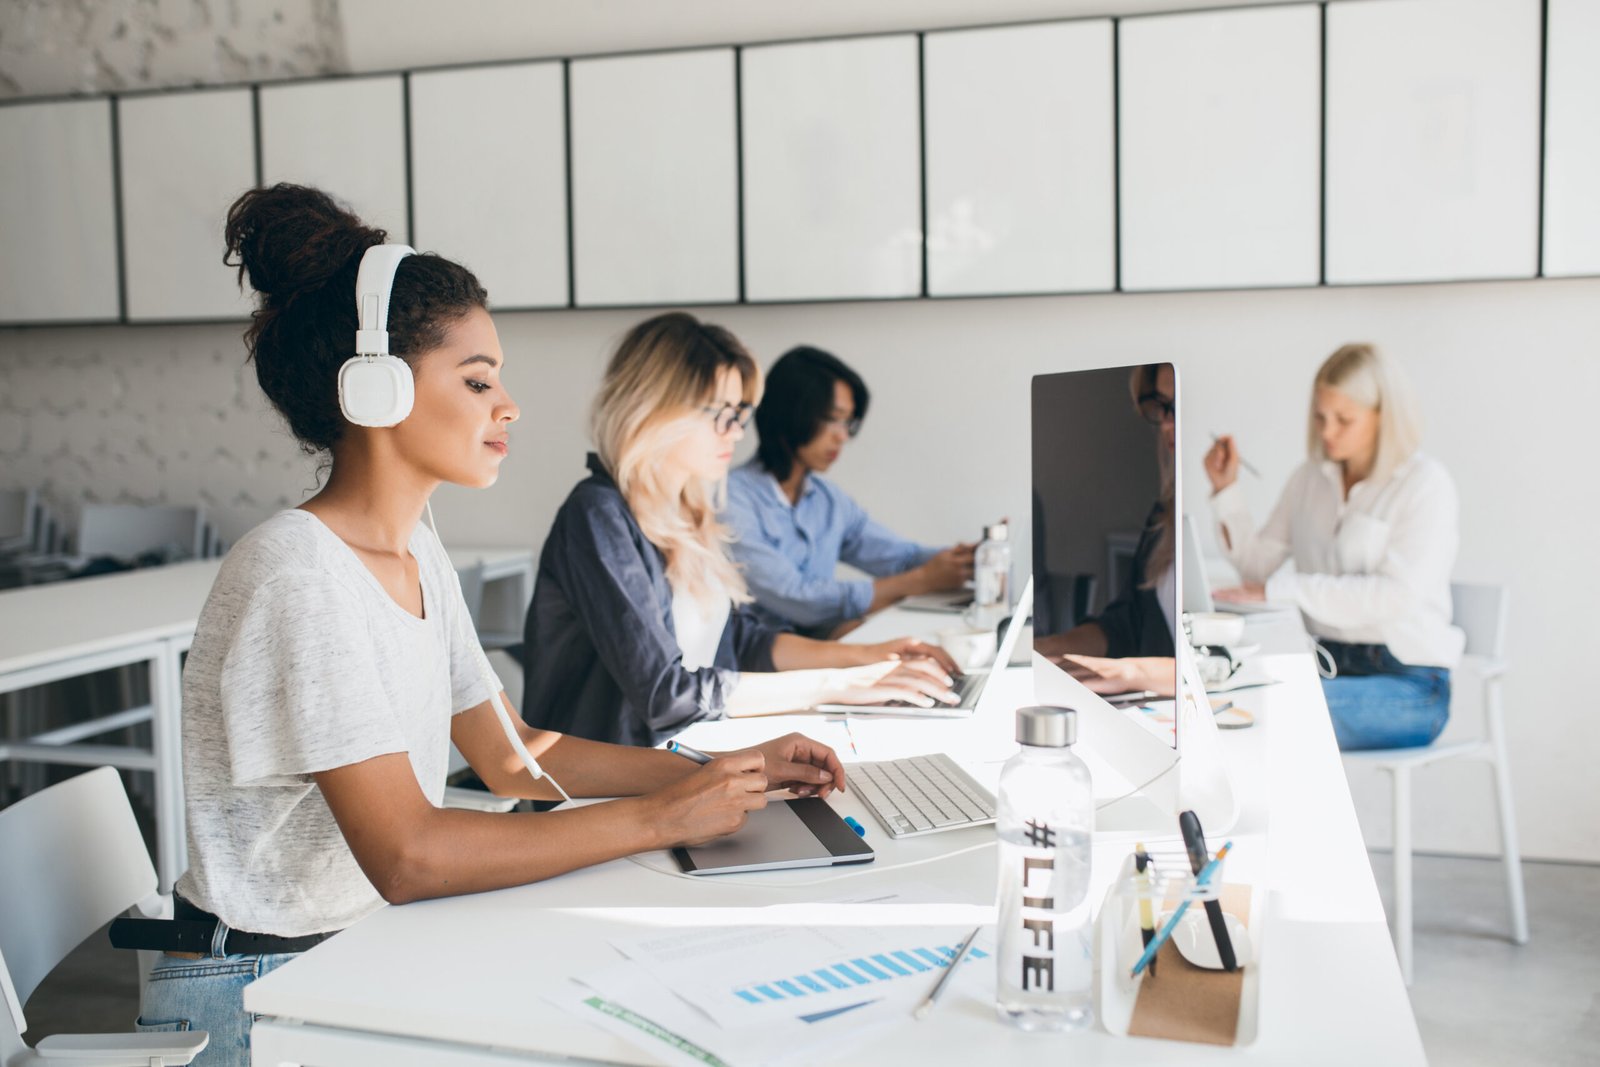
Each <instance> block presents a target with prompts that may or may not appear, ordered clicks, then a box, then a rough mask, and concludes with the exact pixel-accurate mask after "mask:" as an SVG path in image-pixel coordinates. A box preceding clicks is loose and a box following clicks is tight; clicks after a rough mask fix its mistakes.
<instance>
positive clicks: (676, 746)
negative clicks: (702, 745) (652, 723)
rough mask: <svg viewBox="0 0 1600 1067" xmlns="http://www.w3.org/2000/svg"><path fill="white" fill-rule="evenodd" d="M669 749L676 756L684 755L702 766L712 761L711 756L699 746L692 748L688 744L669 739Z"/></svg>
mask: <svg viewBox="0 0 1600 1067" xmlns="http://www.w3.org/2000/svg"><path fill="white" fill-rule="evenodd" d="M667 751H668V752H671V753H672V754H673V755H675V756H682V757H683V758H684V759H686V760H693V761H694V762H695V763H698V764H700V765H701V766H702V767H703V766H705V765H706V764H707V763H710V762H711V757H710V756H708V755H706V754H705V753H704V752H701V751H700V750H699V749H698V748H690V747H689V746H688V745H685V744H681V743H680V742H677V741H668V742H667Z"/></svg>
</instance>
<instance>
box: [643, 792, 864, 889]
mask: <svg viewBox="0 0 1600 1067" xmlns="http://www.w3.org/2000/svg"><path fill="white" fill-rule="evenodd" d="M672 858H673V859H675V860H677V861H678V866H679V867H681V868H682V869H683V872H684V873H685V874H695V875H699V874H734V873H736V872H740V871H779V870H783V869H785V868H788V867H832V866H834V865H836V864H842V863H871V862H872V860H873V859H874V858H875V854H874V853H873V851H872V846H871V845H868V844H867V843H866V842H865V841H863V840H861V838H860V837H859V836H858V835H857V834H856V832H855V831H854V830H852V829H850V827H849V826H847V825H845V821H844V820H843V819H841V818H840V817H839V816H838V815H837V814H836V813H835V812H834V810H833V808H831V807H829V806H828V802H827V801H826V800H821V799H819V798H817V797H806V798H804V799H802V800H782V801H776V802H774V803H770V804H768V805H767V806H766V807H764V808H762V809H761V810H760V811H752V812H751V813H750V817H749V819H748V820H746V822H745V824H744V829H742V830H740V831H739V832H738V833H736V834H730V835H729V836H727V837H723V838H719V839H717V840H716V841H713V842H711V843H710V844H708V845H695V846H693V847H692V848H675V849H673V850H672Z"/></svg>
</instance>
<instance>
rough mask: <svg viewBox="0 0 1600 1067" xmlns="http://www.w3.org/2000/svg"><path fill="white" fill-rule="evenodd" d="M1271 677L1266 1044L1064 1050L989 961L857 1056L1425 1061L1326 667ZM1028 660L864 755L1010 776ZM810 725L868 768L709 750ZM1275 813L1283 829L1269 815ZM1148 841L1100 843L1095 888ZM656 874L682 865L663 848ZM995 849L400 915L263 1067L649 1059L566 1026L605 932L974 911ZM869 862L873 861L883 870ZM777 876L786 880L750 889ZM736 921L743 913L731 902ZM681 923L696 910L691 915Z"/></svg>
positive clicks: (1250, 804) (740, 727)
mask: <svg viewBox="0 0 1600 1067" xmlns="http://www.w3.org/2000/svg"><path fill="white" fill-rule="evenodd" d="M946 621H947V620H941V619H940V618H939V617H937V616H934V617H930V616H926V615H923V616H920V617H917V616H911V615H907V614H906V613H898V614H892V615H890V616H888V617H886V618H880V619H877V620H874V622H873V623H871V624H869V626H867V627H863V628H862V631H859V632H858V634H859V637H860V639H862V640H871V639H874V638H879V637H883V636H888V635H889V634H892V633H894V632H895V631H896V629H900V630H916V629H923V630H927V629H936V628H938V626H939V625H943V624H944V623H945V622H946ZM1258 629H1259V630H1260V631H1261V632H1260V634H1259V637H1260V638H1261V639H1263V641H1264V644H1265V646H1266V650H1265V651H1264V652H1263V655H1267V654H1269V653H1273V652H1275V651H1277V650H1279V649H1288V650H1294V649H1303V648H1304V645H1303V643H1296V634H1295V633H1294V631H1293V630H1292V629H1290V630H1288V631H1284V630H1282V629H1278V630H1273V629H1272V628H1271V627H1270V626H1268V627H1261V628H1258ZM1269 665H1270V666H1271V668H1272V669H1273V670H1274V671H1275V672H1277V673H1278V674H1279V675H1280V676H1282V677H1286V678H1289V679H1290V680H1289V681H1288V682H1287V683H1285V684H1283V685H1279V686H1275V687H1272V688H1270V689H1266V690H1258V691H1256V692H1255V693H1253V694H1251V695H1249V696H1244V697H1242V698H1241V699H1240V701H1239V703H1240V705H1241V706H1243V707H1247V708H1249V709H1251V710H1252V711H1255V712H1257V714H1258V716H1259V722H1258V725H1257V726H1255V727H1254V728H1252V729H1249V730H1243V731H1236V732H1232V733H1230V734H1225V735H1224V744H1225V747H1226V751H1227V753H1228V757H1229V759H1230V762H1231V765H1232V768H1233V771H1234V775H1235V779H1236V782H1237V785H1238V787H1239V789H1240V791H1241V793H1242V796H1243V803H1244V811H1243V814H1242V816H1241V818H1240V821H1239V824H1238V825H1237V826H1236V827H1235V828H1234V829H1233V831H1232V832H1231V833H1230V834H1229V835H1228V836H1229V837H1231V838H1232V839H1233V840H1234V841H1235V849H1236V856H1235V858H1233V859H1230V860H1229V863H1230V869H1229V875H1228V877H1229V880H1230V881H1251V882H1254V883H1255V884H1256V886H1257V887H1258V892H1265V893H1266V894H1267V898H1268V899H1267V904H1266V908H1265V910H1264V911H1265V919H1264V924H1263V927H1264V928H1263V931H1262V958H1261V960H1260V962H1259V967H1260V968H1261V983H1262V992H1261V998H1260V1012H1259V1023H1258V1032H1259V1036H1258V1039H1257V1041H1256V1042H1255V1043H1254V1044H1253V1045H1251V1046H1248V1047H1243V1048H1235V1049H1220V1048H1212V1047H1207V1046H1199V1045H1189V1044H1178V1043H1169V1042H1162V1041H1148V1040H1140V1039H1126V1038H1113V1037H1111V1036H1109V1035H1108V1034H1105V1033H1102V1032H1099V1031H1094V1032H1090V1033H1083V1034H1076V1035H1071V1036H1065V1037H1059V1038H1041V1037H1038V1036H1034V1035H1025V1034H1020V1033H1017V1032H1015V1031H1013V1030H1011V1029H1010V1028H1008V1027H1005V1026H1002V1025H1001V1024H1000V1023H998V1022H997V1021H996V1020H995V1016H994V1011H993V1008H992V1006H991V998H992V995H993V978H992V975H993V972H992V971H991V970H989V969H987V968H983V967H973V968H971V969H970V970H968V971H966V972H964V973H963V974H962V975H961V976H960V977H959V978H958V979H957V980H956V983H955V985H953V986H952V988H951V989H950V990H949V991H948V992H947V994H946V996H945V998H944V1000H943V1001H942V1002H941V1003H940V1005H939V1008H938V1010H937V1011H935V1012H934V1014H933V1015H932V1016H930V1018H929V1019H928V1020H926V1021H924V1022H922V1023H919V1024H916V1025H913V1026H907V1027H903V1028H900V1029H898V1030H895V1031H894V1032H893V1033H892V1034H890V1035H888V1036H886V1037H884V1038H882V1039H879V1040H877V1041H875V1042H873V1043H871V1044H870V1045H868V1046H865V1047H862V1048H861V1049H859V1050H855V1051H853V1052H852V1055H851V1056H850V1060H851V1062H862V1063H866V1062H871V1063H883V1064H908V1065H911V1064H915V1065H919V1067H921V1065H925V1064H928V1063H952V1064H967V1063H975V1062H1008V1063H1009V1062H1024V1061H1025V1060H1026V1058H1028V1057H1036V1056H1040V1055H1045V1056H1062V1057H1064V1056H1066V1055H1070V1056H1071V1058H1072V1062H1073V1063H1075V1064H1098V1063H1139V1064H1149V1063H1158V1064H1169V1063H1170V1064H1177V1063H1182V1064H1191V1063H1199V1064H1205V1063H1225V1062H1229V1063H1231V1062H1251V1063H1296V1064H1313V1063H1329V1064H1333V1063H1338V1064H1347V1063H1382V1064H1385V1065H1389V1064H1409V1063H1422V1062H1424V1057H1423V1052H1422V1044H1421V1039H1420V1038H1419V1036H1418V1033H1417V1028H1416V1022H1415V1020H1414V1019H1413V1017H1412V1014H1411V1008H1410V1004H1409V1001H1408V1000H1407V997H1406V992H1405V989H1404V987H1403V985H1402V984H1401V981H1400V972H1399V967H1398V966H1397V964H1396V962H1395V956H1394V951H1393V949H1392V948H1391V945H1390V941H1389V935H1388V931H1387V929H1386V927H1385V925H1384V917H1383V911H1382V908H1381V906H1380V904H1379V899H1378V894H1377V888H1376V886H1375V884H1374V882H1373V878H1372V871H1371V868H1370V866H1369V865H1368V862H1367V855H1366V851H1365V849H1364V847H1363V845H1362V841H1361V835H1360V831H1359V828H1358V827H1357V825H1356V821H1355V813H1354V810H1353V808H1352V807H1351V804H1350V796H1349V792H1348V790H1347V788H1346V786H1345V780H1344V773H1343V770H1342V768H1341V766H1340V763H1339V758H1338V753H1337V751H1336V750H1335V746H1334V741H1333V733H1332V728H1331V726H1330V725H1329V722H1328V717H1327V712H1326V708H1325V705H1324V703H1323V701H1322V696H1321V691H1320V688H1319V686H1318V684H1317V680H1316V676H1315V673H1314V671H1313V670H1312V667H1311V663H1310V657H1309V656H1308V655H1307V654H1306V653H1304V652H1303V651H1287V652H1278V654H1275V655H1272V657H1271V659H1270V661H1269ZM1029 679H1030V676H1029V672H1028V671H1027V670H1025V669H1024V670H1017V671H1010V672H1007V674H1006V675H1004V676H1002V677H1001V678H1000V679H999V680H997V681H996V683H995V684H994V685H993V686H991V689H990V692H989V693H987V694H986V695H985V698H984V702H983V706H981V707H980V708H979V710H978V712H977V713H976V714H975V715H974V716H973V717H972V718H971V719H967V720H960V721H950V720H946V721H929V722H920V723H911V722H907V721H904V720H900V721H887V720H881V721H874V722H867V721H861V720H854V721H853V724H852V728H853V733H854V736H855V740H856V743H857V745H858V747H859V748H860V750H861V757H862V758H865V759H880V758H892V757H896V756H901V755H907V754H913V753H917V752H924V751H928V750H933V749H942V750H944V751H948V752H951V753H952V754H954V755H956V757H957V758H958V759H960V760H961V761H962V762H964V763H966V764H968V765H969V766H972V767H974V769H975V770H976V771H977V772H978V773H979V774H980V775H981V776H985V777H988V778H989V779H991V780H992V779H993V778H994V776H995V775H996V774H997V773H998V763H997V762H995V761H998V760H1003V759H1004V758H1005V757H1006V756H1007V755H1009V753H1010V752H1011V751H1012V750H1013V749H1014V747H1015V746H1014V744H1013V742H1012V741H1011V740H1010V737H1011V719H1012V714H1011V712H1012V709H1013V708H1014V707H1015V706H1016V705H1018V704H1020V703H1024V702H1028V701H1030V700H1031V683H1030V680H1029ZM792 729H803V730H805V731H806V732H808V733H810V734H812V735H813V736H815V737H818V738H819V739H821V740H825V741H827V742H828V743H830V744H833V745H835V746H836V747H838V748H839V749H840V751H841V752H842V753H846V754H847V755H846V758H847V759H848V758H849V757H848V751H849V749H848V741H847V740H846V736H845V730H844V727H843V725H842V723H839V722H828V721H823V720H820V719H818V718H816V717H809V716H808V717H797V716H784V717H778V718H762V719H745V720H739V721H729V722H720V723H702V724H700V725H697V726H695V727H694V728H693V729H692V730H690V731H688V733H687V734H686V738H687V739H688V740H689V741H690V743H692V744H696V745H702V746H706V747H711V748H717V747H735V746H738V745H741V744H744V743H748V742H750V741H754V740H759V739H762V738H766V737H769V736H773V735H775V734H778V733H784V732H787V731H789V730H792ZM836 806H837V808H838V809H839V810H840V811H841V812H844V813H848V814H856V815H857V816H858V817H859V818H860V819H861V820H862V822H863V823H864V824H865V825H867V826H868V827H869V833H870V834H871V836H870V837H869V840H870V841H871V842H872V844H873V847H874V848H876V849H877V850H878V860H877V866H878V867H880V868H887V867H889V866H890V865H893V864H899V863H903V862H905V861H908V860H915V859H920V858H923V857H928V856H933V855H937V854H940V853H943V852H947V851H953V850H955V849H959V848H962V847H965V846H967V845H971V844H975V843H977V842H980V841H983V840H985V839H986V838H987V839H992V836H993V832H992V830H989V829H986V828H975V829H970V830H960V831H954V832H951V833H947V834H936V835H931V836H928V837H922V838H913V839H910V840H905V841H892V840H890V839H889V838H887V836H886V835H883V834H881V833H876V832H873V831H875V830H876V826H877V824H876V823H875V822H874V821H873V820H872V819H871V817H870V816H869V815H867V814H866V813H865V812H864V811H862V810H861V807H860V805H859V803H858V802H857V801H856V800H855V799H854V798H853V797H852V796H849V795H848V794H846V795H839V796H838V797H837V801H836ZM1269 810H1270V818H1269ZM1127 849H1128V845H1127V844H1126V843H1125V842H1115V841H1109V840H1105V839H1100V840H1097V842H1096V845H1095V861H1094V866H1095V883H1096V885H1095V889H1094V893H1095V898H1096V899H1098V898H1099V896H1100V895H1101V894H1102V893H1103V891H1104V889H1105V887H1106V885H1107V883H1108V882H1109V880H1110V878H1111V876H1112V874H1113V873H1114V871H1115V868H1116V865H1117V864H1118V863H1119V862H1120V861H1121V859H1122V857H1123V856H1124V855H1125V854H1126V851H1127ZM647 859H648V860H649V862H651V863H654V864H665V863H669V862H670V861H668V860H666V859H665V855H664V854H655V855H652V856H650V857H647ZM994 864H995V857H994V853H993V852H992V851H990V850H988V849H983V850H979V851H976V852H971V853H968V854H966V855H963V856H958V857H955V858H952V859H950V860H948V861H941V862H935V863H928V864H924V865H922V866H919V867H916V868H913V869H911V870H910V871H906V872H904V873H901V872H896V871H892V870H887V869H882V870H870V871H869V872H868V873H863V874H861V875H859V876H854V877H850V878H848V879H847V880H842V881H840V882H839V884H838V885H837V887H834V886H822V887H815V888H803V887H796V886H795V885H794V883H797V882H806V881H812V880H815V879H816V878H817V877H818V872H816V871H814V870H811V871H784V872H770V873H767V874H764V875H741V876H739V877H738V879H737V881H738V882H739V883H740V884H739V885H733V884H719V883H718V882H717V881H716V880H715V879H708V880H706V881H704V882H690V881H687V880H685V879H680V878H672V877H669V876H666V875H663V874H657V873H652V872H650V871H647V870H644V869H641V868H640V867H639V866H637V865H636V864H633V863H631V862H629V861H627V860H619V861H617V862H614V863H609V864H605V865H602V866H599V867H595V868H591V869H589V870H585V871H580V872H576V873H574V874H571V875H566V876H563V877H561V878H556V879H552V880H550V881H548V882H544V883H541V884H538V885H532V886H523V887H520V888H516V889H507V890H502V891H499V892H495V893H484V894H479V895H476V896H470V897H458V898H453V899H446V900H435V901H427V902H424V903H419V904H409V905H406V906H404V907H391V908H385V909H383V910H381V911H379V912H377V913H376V914H374V915H372V916H371V917H369V918H367V919H365V920H363V921H362V922H360V923H358V924H356V925H355V926H353V927H351V928H350V929H349V930H347V931H345V932H344V933H342V934H340V935H339V936H338V937H336V938H334V939H332V940H330V941H328V942H326V943H325V944H323V945H320V946H318V947H317V948H315V949H313V950H312V951H311V952H309V953H307V954H306V955H305V956H304V957H303V958H302V959H299V960H296V961H295V962H293V963H290V964H288V965H287V966H285V967H283V968H281V969H280V970H278V971H275V972H274V973H272V974H270V975H268V976H266V977H265V978H263V979H261V980H260V981H258V982H256V983H254V984H253V985H251V986H250V987H249V988H247V989H246V990H245V994H244V1000H245V1007H246V1009H247V1010H249V1011H252V1012H256V1013H259V1014H260V1015H262V1016H263V1018H261V1019H259V1020H258V1021H257V1022H256V1024H255V1028H254V1031H253V1038H252V1040H253V1043H254V1046H255V1056H254V1063H255V1064H256V1067H266V1065H272V1067H277V1065H279V1064H290V1063H300V1062H312V1063H315V1064H318V1065H320V1067H343V1065H360V1067H371V1065H379V1064H381V1065H385V1067H406V1065H411V1064H416V1065H422V1064H434V1063H444V1062H448V1063H452V1064H470V1065H489V1064H506V1063H513V1062H516V1063H525V1062H528V1061H529V1060H530V1059H533V1060H534V1061H536V1062H556V1061H558V1060H561V1061H564V1062H571V1059H572V1058H578V1059H580V1060H583V1061H586V1062H587V1061H596V1060H598V1061H604V1062H614V1063H646V1062H650V1061H649V1060H647V1059H644V1058H642V1056H641V1054H640V1053H639V1052H638V1051H636V1050H635V1049H634V1048H633V1046H631V1045H627V1044H624V1043H623V1042H621V1041H619V1040H617V1039H615V1038H613V1037H611V1036H610V1035H609V1034H606V1033H604V1032H602V1031H600V1030H598V1029H593V1028H591V1027H589V1026H587V1025H586V1024H584V1023H582V1022H580V1021H578V1020H576V1019H574V1018H572V1017H570V1016H568V1015H566V1014H564V1013H563V1012H561V1011H560V1010H558V1009H556V1008H554V1007H552V1006H551V1005H549V1004H548V1003H546V1002H545V1001H543V1000H541V999H540V998H539V996H538V990H539V988H540V987H541V985H542V984H544V983H546V982H548V981H551V980H553V979H556V978H559V977H560V976H562V975H565V974H567V973H569V972H570V971H572V970H577V969H580V968H583V967H586V966H589V965H591V964H594V963H597V962H600V961H603V960H605V959H608V958H610V957H611V956H612V955H613V950H612V949H611V948H610V947H609V946H608V945H607V939H608V938H610V937H615V936H620V935H623V934H625V933H630V932H631V933H635V934H636V933H638V932H639V929H640V925H641V924H653V923H657V922H660V921H661V919H662V916H663V913H662V912H660V911H659V910H655V911H652V910H651V909H687V908H693V909H697V910H696V911H695V912H694V913H693V914H692V917H691V921H694V922H699V923H715V922H718V921H722V922H733V921H739V918H740V917H741V915H742V917H743V921H745V922H753V921H759V920H758V919H757V918H755V917H754V916H752V915H751V914H750V913H749V912H747V911H745V910H744V909H748V908H753V907H758V906H762V905H769V904H781V903H800V902H805V901H808V900H817V899H832V898H837V897H839V896H843V895H845V894H855V893H858V892H868V891H870V890H873V889H884V890H887V889H892V888H894V887H895V886H897V885H901V884H905V883H906V882H909V881H915V882H917V883H922V884H925V885H933V886H935V887H936V888H937V889H938V891H939V892H940V893H941V895H942V896H943V897H944V899H947V900H948V901H949V902H950V903H954V904H968V905H992V903H993V899H994V886H995V872H994ZM860 870H863V871H866V870H867V869H866V868H861V869H860ZM751 881H763V882H767V883H769V884H770V888H757V887H752V886H750V885H749V884H748V883H750V882H751ZM724 909H725V910H724ZM679 914H680V916H681V915H684V914H685V913H679Z"/></svg>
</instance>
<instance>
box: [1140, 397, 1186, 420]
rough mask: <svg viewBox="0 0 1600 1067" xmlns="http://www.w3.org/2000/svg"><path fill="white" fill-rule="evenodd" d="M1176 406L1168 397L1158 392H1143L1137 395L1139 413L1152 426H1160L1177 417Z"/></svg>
mask: <svg viewBox="0 0 1600 1067" xmlns="http://www.w3.org/2000/svg"><path fill="white" fill-rule="evenodd" d="M1177 410H1178V409H1177V407H1176V406H1175V405H1174V404H1173V402H1172V399H1171V398H1170V397H1166V396H1162V395H1161V394H1160V393H1145V394H1143V395H1142V396H1140V397H1139V414H1140V415H1141V416H1143V418H1144V421H1145V422H1148V423H1150V424H1151V425H1152V426H1160V425H1161V424H1162V423H1163V422H1166V421H1167V420H1168V419H1174V418H1176V417H1177V414H1176V413H1177Z"/></svg>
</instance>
